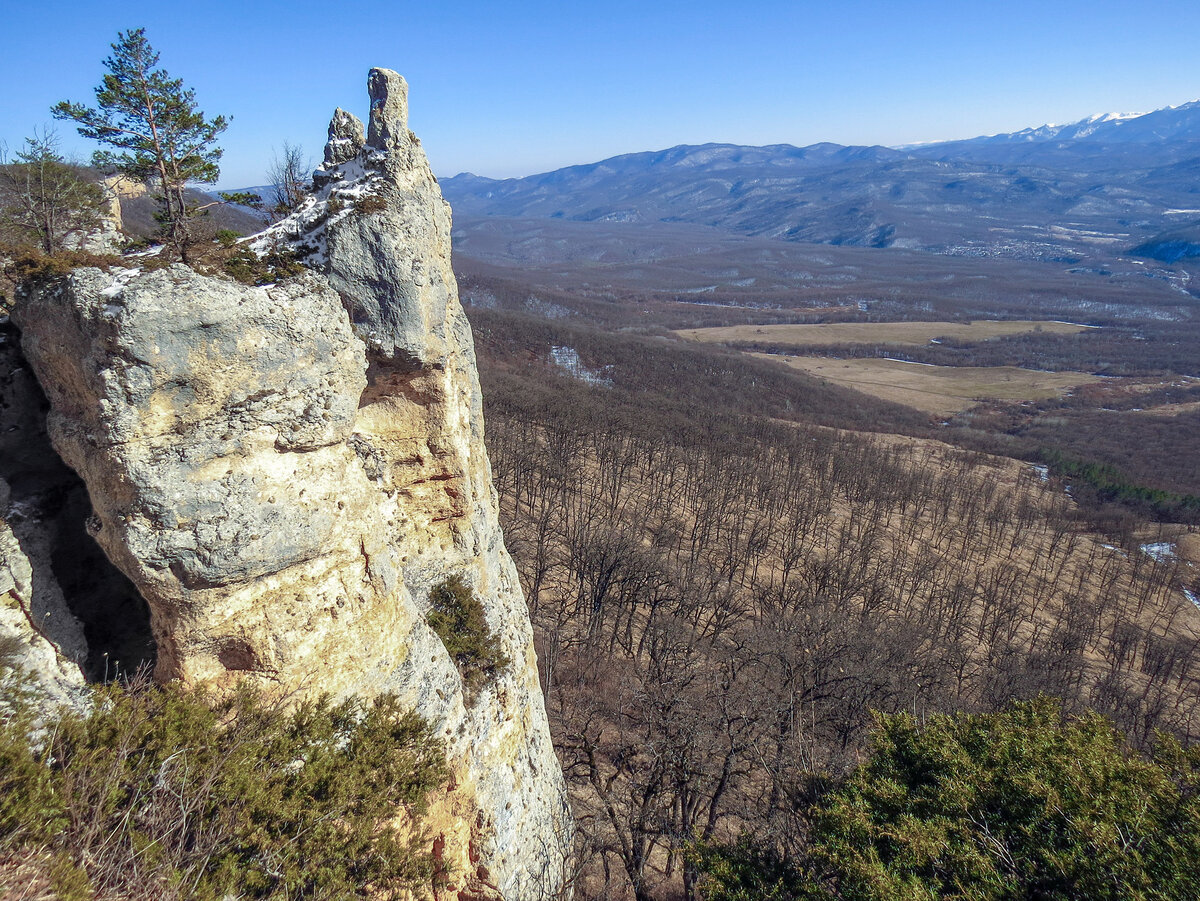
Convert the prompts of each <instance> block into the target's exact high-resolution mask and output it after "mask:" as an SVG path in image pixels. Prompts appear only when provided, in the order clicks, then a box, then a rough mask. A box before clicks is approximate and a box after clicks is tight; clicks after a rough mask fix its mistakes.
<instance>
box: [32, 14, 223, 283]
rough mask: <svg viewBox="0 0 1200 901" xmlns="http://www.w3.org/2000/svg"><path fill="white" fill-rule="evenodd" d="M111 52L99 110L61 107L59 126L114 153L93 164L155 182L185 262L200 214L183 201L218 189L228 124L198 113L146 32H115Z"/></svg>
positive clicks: (163, 215)
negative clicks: (195, 191)
mask: <svg viewBox="0 0 1200 901" xmlns="http://www.w3.org/2000/svg"><path fill="white" fill-rule="evenodd" d="M112 49H113V53H112V55H111V56H110V57H108V59H106V60H105V61H104V65H105V67H106V68H107V69H108V74H107V75H105V76H104V81H103V83H102V84H101V85H100V86H99V87H97V88H96V103H97V106H96V107H95V108H92V107H87V106H84V105H83V104H79V103H69V102H67V101H65V100H64V101H63V102H61V103H59V104H57V105H56V106H55V107H54V110H53V112H54V116H55V118H58V119H70V120H73V121H75V122H78V123H79V133H80V134H81V135H83V136H84V137H86V138H93V139H94V140H97V141H100V142H101V143H102V144H107V145H108V146H109V147H112V148H115V150H103V151H97V152H96V153H95V155H94V156H93V164H94V165H96V166H98V167H101V168H106V169H116V170H117V171H119V172H122V173H124V174H125V175H128V176H130V177H132V178H136V179H139V180H146V179H150V178H154V179H157V181H158V183H159V185H160V188H161V191H162V195H161V202H162V204H163V209H162V211H161V215H160V218H161V219H162V221H163V224H164V229H165V231H166V232H167V234H168V235H169V238H170V240H171V242H172V243H173V244H174V245H175V246H176V247H177V248H178V249H179V252H180V255H181V256H182V257H183V259H184V260H185V261H186V259H187V248H188V245H189V243H190V240H191V231H190V228H189V221H190V220H191V219H192V218H194V217H195V216H196V215H198V214H199V213H200V212H202V210H203V207H196V206H191V205H189V204H188V202H187V200H186V197H185V190H186V188H187V185H188V184H189V183H206V184H211V183H213V182H215V181H216V180H217V178H218V176H219V175H220V171H221V170H220V168H219V166H218V161H219V160H220V159H221V148H220V147H218V146H217V144H216V141H217V136H218V135H220V134H221V132H223V131H224V130H225V129H226V127H228V125H229V121H228V120H227V119H226V118H225V117H224V116H217V117H216V118H214V119H206V118H205V116H204V113H203V112H201V111H200V110H199V109H197V108H196V96H195V92H194V91H193V90H191V89H190V88H185V87H184V85H183V80H182V79H178V78H171V77H170V75H168V74H167V72H166V71H165V70H163V69H158V68H155V67H156V66H157V65H158V53H156V52H155V51H154V48H153V47H151V46H150V42H149V41H147V40H146V31H145V29H143V28H135V29H130V30H129V31H123V32H118V34H117V43H115V44H113V45H112Z"/></svg>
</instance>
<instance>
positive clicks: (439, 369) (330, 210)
mask: <svg viewBox="0 0 1200 901" xmlns="http://www.w3.org/2000/svg"><path fill="white" fill-rule="evenodd" d="M369 90H370V96H371V114H370V120H369V129H368V134H367V139H366V142H365V143H364V142H363V140H362V126H361V123H359V122H358V120H357V119H355V118H354V117H353V116H351V115H350V114H348V113H345V112H343V111H341V110H338V112H337V113H336V114H335V117H334V121H333V123H332V124H331V126H330V144H329V147H327V149H326V155H325V160H326V165H325V167H324V168H323V169H322V170H320V171H319V172H318V174H317V179H316V184H317V185H318V186H319V188H320V189H319V191H318V192H317V194H316V195H315V196H314V198H312V199H310V200H309V201H308V202H307V204H306V205H305V206H304V207H303V208H301V210H299V211H298V212H297V213H296V214H295V215H294V216H293V217H292V218H290V219H289V220H285V221H284V222H282V223H279V224H278V225H276V226H275V227H273V228H272V229H271V230H270V231H269V232H268V233H265V234H264V235H263V236H261V237H260V238H258V239H256V242H255V244H254V245H252V246H256V247H260V248H261V247H265V246H270V245H279V244H287V245H290V246H292V247H296V248H299V249H300V250H301V251H303V252H306V253H307V262H308V263H309V265H310V268H311V270H312V273H311V274H309V275H306V276H304V277H301V278H298V279H292V280H289V281H287V282H283V283H280V284H278V285H274V286H266V287H261V288H251V287H244V286H241V285H237V284H234V283H232V282H228V281H221V280H217V279H214V278H208V277H204V276H201V275H198V274H196V273H195V272H193V271H192V270H190V269H188V268H186V267H183V266H173V267H171V268H169V269H166V270H159V271H155V272H141V271H138V270H133V269H130V270H114V271H112V272H109V273H104V272H100V271H98V270H78V271H76V272H75V273H73V274H72V275H71V276H70V277H69V278H68V279H66V280H65V281H63V282H60V283H58V284H56V285H53V286H45V287H43V288H41V289H39V290H36V291H33V292H31V293H30V294H29V295H28V296H25V297H23V298H21V299H20V300H19V303H18V306H17V309H16V310H15V311H14V321H16V322H17V324H18V325H19V326H20V327H21V329H22V345H23V349H24V351H25V354H26V355H27V357H28V358H29V360H30V362H31V363H32V365H33V367H34V369H35V371H36V372H37V376H38V380H39V381H40V382H41V384H42V386H43V388H44V389H45V391H46V395H47V397H48V398H49V400H50V404H51V413H50V415H49V418H48V423H49V432H50V436H51V439H52V440H53V443H54V446H55V448H56V449H57V450H58V452H59V454H60V455H61V456H62V457H63V459H65V460H66V461H67V463H68V464H69V465H70V466H71V467H72V468H73V469H74V470H75V471H76V472H78V473H79V474H80V475H81V476H82V477H83V479H84V481H85V482H86V483H87V487H88V491H89V493H90V495H91V499H92V504H93V507H94V511H95V514H94V517H93V519H92V521H91V531H92V532H93V534H94V536H95V538H96V540H97V541H98V542H99V544H100V545H101V546H102V547H103V548H104V550H105V552H106V553H107V555H108V556H109V558H110V559H111V560H112V561H113V562H115V563H116V564H117V566H118V567H119V568H120V569H121V570H122V571H123V572H124V573H125V574H126V575H128V577H129V578H130V579H132V581H133V583H134V584H135V585H136V586H137V588H138V590H139V591H140V592H141V594H142V596H143V597H144V598H145V599H146V601H147V602H148V603H149V607H150V613H151V619H152V624H153V631H154V637H155V640H156V643H157V669H156V675H157V676H158V678H160V679H179V680H183V681H185V682H189V683H205V684H211V685H216V686H222V687H223V686H230V685H232V684H234V683H236V682H238V681H241V680H245V679H250V680H254V681H257V682H259V683H261V684H263V685H264V686H266V687H269V688H270V689H272V690H284V691H292V692H299V693H301V694H304V693H323V692H328V693H331V694H333V695H335V696H345V695H350V694H355V695H363V696H373V695H375V694H379V693H382V692H394V693H397V694H399V695H400V696H401V697H402V698H404V699H406V700H407V701H408V702H409V703H410V704H411V705H412V706H413V707H414V708H415V709H416V710H417V711H418V712H420V713H421V714H422V715H423V716H425V717H426V718H427V719H429V720H430V721H431V722H433V723H434V724H436V726H437V727H438V729H439V730H440V732H441V734H442V736H443V737H444V738H445V740H446V742H447V746H448V749H449V754H450V757H451V761H452V764H453V767H454V770H455V776H456V784H455V786H454V787H453V789H452V791H450V793H449V794H448V796H447V797H446V799H444V801H443V803H441V804H439V805H438V807H437V810H440V811H441V813H440V814H437V815H436V816H435V817H434V830H435V832H437V833H438V835H437V836H436V838H437V841H436V842H435V849H436V850H437V852H438V853H439V855H440V856H441V857H442V858H443V860H444V863H445V865H446V868H447V869H448V871H449V873H450V876H451V885H450V886H449V888H446V889H443V890H441V893H442V894H443V896H444V897H461V898H463V899H466V898H468V897H469V898H489V897H503V898H508V899H513V901H525V899H537V898H540V897H552V896H553V895H554V894H555V893H556V892H557V890H558V888H559V886H560V884H561V873H562V866H563V863H564V862H565V860H566V855H567V853H568V847H567V845H568V843H569V836H570V822H569V813H568V811H567V807H566V803H565V793H564V789H563V781H562V774H561V771H560V769H559V766H558V763H557V760H556V758H555V756H554V752H553V749H552V747H551V744H550V738H549V730H548V728H547V724H546V718H545V712H544V705H543V701H542V697H541V692H540V688H539V685H538V679H537V670H536V661H535V659H534V654H533V645H532V636H531V630H530V628H529V623H528V618H527V615H526V612H525V605H524V601H523V599H522V597H521V592H520V587H519V584H518V582H517V577H516V573H515V570H514V567H513V565H512V561H511V559H510V558H509V556H508V553H507V551H506V550H505V548H504V544H503V537H502V535H501V531H500V526H499V521H498V511H497V502H496V497H495V491H494V488H493V487H492V482H491V472H490V468H489V463H488V460H487V455H486V452H485V450H484V445H483V420H482V414H481V403H480V395H479V384H478V377H477V374H476V369H475V358H474V350H473V345H472V340H471V333H470V327H469V325H468V324H467V321H466V318H465V316H464V315H463V312H462V308H461V306H460V305H459V302H458V296H457V288H456V286H455V282H454V277H453V273H452V270H451V268H450V215H449V209H448V207H447V205H446V203H445V201H444V200H442V197H441V194H440V191H439V190H438V187H437V183H436V180H435V179H434V178H433V175H432V173H431V172H430V170H429V166H428V163H427V162H426V160H425V156H424V154H423V152H422V151H421V149H420V145H419V143H418V142H417V141H416V139H415V137H413V136H412V135H411V133H410V132H409V131H408V125H407V121H406V116H407V86H406V85H405V83H404V80H403V79H402V78H400V76H399V75H397V74H396V73H394V72H390V71H388V70H385V69H373V70H372V71H371V74H370V78H369ZM452 577H458V578H460V579H461V580H462V581H463V582H465V583H466V584H468V585H469V586H470V587H471V589H472V590H473V592H474V593H475V595H476V596H477V597H478V598H479V599H480V600H481V601H482V602H483V605H484V609H485V611H486V617H487V620H488V624H489V626H490V628H491V629H492V631H493V632H494V633H495V634H496V636H497V637H498V639H499V642H500V645H501V648H502V650H503V652H504V654H505V655H506V656H507V657H508V658H509V660H510V661H512V662H511V664H510V665H509V666H508V667H507V668H506V669H505V670H504V671H503V672H502V673H500V674H499V675H498V676H497V677H496V678H494V679H492V680H491V681H490V682H489V683H488V684H487V685H485V686H484V687H483V689H482V690H481V691H480V692H479V694H478V696H473V697H468V696H467V695H466V694H465V693H464V690H463V684H462V679H461V678H460V676H459V673H458V671H457V670H456V668H455V665H454V663H453V661H452V660H451V658H450V656H449V655H448V654H447V652H446V649H445V647H444V646H443V644H442V642H441V639H439V638H438V636H437V635H436V634H435V633H434V632H433V631H432V630H431V629H430V627H429V626H428V625H427V623H426V620H425V616H426V613H427V612H428V609H429V605H430V601H429V594H430V590H431V588H432V587H434V586H436V585H438V584H440V583H442V582H444V581H446V580H447V579H449V578H452Z"/></svg>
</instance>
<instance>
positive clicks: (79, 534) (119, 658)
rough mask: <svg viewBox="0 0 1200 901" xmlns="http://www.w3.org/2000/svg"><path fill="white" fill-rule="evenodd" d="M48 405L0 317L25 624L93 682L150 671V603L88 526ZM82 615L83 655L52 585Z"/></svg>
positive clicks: (0, 453) (81, 493)
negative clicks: (58, 611)
mask: <svg viewBox="0 0 1200 901" xmlns="http://www.w3.org/2000/svg"><path fill="white" fill-rule="evenodd" d="M48 409H49V403H48V402H47V400H46V397H45V395H44V394H43V392H42V390H41V388H40V387H39V385H38V383H37V379H36V378H35V377H34V374H33V372H32V371H31V369H30V368H29V365H28V363H27V362H26V361H25V359H24V357H23V356H22V354H21V351H20V345H19V333H18V332H17V330H16V329H15V328H14V327H13V326H12V325H11V324H10V323H8V322H7V321H3V320H0V479H3V480H4V482H6V483H7V485H8V488H9V499H8V504H7V509H4V510H0V515H3V516H4V517H5V519H6V520H7V521H8V523H9V525H10V527H11V528H12V530H13V533H14V535H15V536H16V537H17V540H18V541H19V542H20V544H21V547H22V550H23V551H24V553H25V556H26V557H27V558H28V559H29V561H30V564H31V566H32V567H33V597H32V607H33V609H31V610H28V611H26V612H27V615H28V616H29V618H30V622H31V624H32V625H33V626H34V628H35V629H37V630H38V631H39V632H41V633H42V634H44V635H45V636H46V637H47V638H48V639H49V640H50V641H51V642H52V643H54V644H55V645H56V646H58V647H59V649H60V652H62V653H64V654H66V655H67V656H69V657H75V658H76V662H77V663H79V665H80V668H81V669H82V671H83V674H84V676H85V677H86V678H87V679H88V680H90V681H95V682H98V681H105V680H112V679H115V678H118V677H121V676H124V675H128V674H133V673H134V672H136V671H138V670H139V669H142V668H147V667H149V668H152V667H153V666H154V661H155V645H154V638H153V634H152V633H151V629H150V609H149V607H148V606H147V604H146V602H145V600H144V599H143V598H142V597H141V595H140V594H139V593H138V590H137V588H136V587H134V584H133V583H132V582H131V581H130V580H129V579H128V578H127V577H126V576H125V574H124V573H122V572H121V571H120V570H119V569H117V567H116V566H114V565H113V564H112V563H111V562H110V561H109V559H108V558H107V557H106V556H105V554H104V552H103V551H102V550H101V549H100V546H99V545H98V544H96V542H95V540H94V539H93V538H92V537H91V536H90V535H89V534H88V533H87V520H88V518H89V517H90V516H91V515H92V505H91V501H90V500H89V499H88V493H87V486H85V485H84V483H83V480H82V479H80V478H79V476H78V475H76V474H75V473H74V472H73V471H72V470H71V469H70V468H68V467H67V465H66V464H65V463H63V462H62V460H61V459H60V458H59V456H58V454H57V453H56V452H55V450H54V448H53V446H52V445H51V443H50V438H49V436H48V435H47V433H46V412H47V410H48ZM56 584H57V587H58V588H59V589H61V591H62V596H63V600H64V601H65V602H66V606H67V608H68V609H69V610H70V612H71V613H72V614H73V615H74V616H75V618H76V619H77V620H78V621H79V624H80V625H81V626H82V628H83V633H84V637H85V638H86V640H87V650H86V655H84V654H83V653H82V651H80V650H79V649H77V648H68V647H65V646H64V642H63V640H62V639H63V638H64V637H65V636H66V635H67V634H69V633H70V631H71V630H70V629H67V628H65V624H64V626H59V625H58V624H56V623H54V622H53V610H54V609H55V607H56V606H57V601H56V600H54V598H53V595H54V594H55V585H56Z"/></svg>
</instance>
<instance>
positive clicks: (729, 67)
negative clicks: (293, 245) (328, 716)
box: [0, 0, 1200, 187]
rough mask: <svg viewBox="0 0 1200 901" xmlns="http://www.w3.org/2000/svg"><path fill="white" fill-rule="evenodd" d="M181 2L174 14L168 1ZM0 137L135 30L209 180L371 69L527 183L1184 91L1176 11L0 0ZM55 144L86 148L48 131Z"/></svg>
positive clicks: (1141, 105)
mask: <svg viewBox="0 0 1200 901" xmlns="http://www.w3.org/2000/svg"><path fill="white" fill-rule="evenodd" d="M181 9H186V10H187V11H186V12H181V11H180V10H181ZM0 21H2V22H3V24H4V29H5V32H6V36H7V39H6V41H5V50H4V53H3V54H0V140H3V141H4V142H6V143H7V145H8V147H9V149H10V150H11V149H13V148H15V147H19V146H20V144H21V140H22V138H23V137H24V136H25V135H28V134H29V133H30V132H31V131H32V129H33V128H35V127H41V126H43V125H50V124H55V123H53V120H52V119H51V117H50V114H49V108H50V107H51V106H52V105H53V104H54V103H55V102H57V101H59V100H73V101H82V102H86V103H91V102H93V100H94V96H93V93H92V92H93V89H94V87H95V86H96V85H97V84H98V83H99V81H100V78H101V76H102V75H103V73H104V69H103V65H102V61H103V59H104V57H105V56H107V55H108V53H109V44H110V43H112V42H113V41H114V40H115V39H116V34H117V31H118V30H121V29H126V28H135V27H144V28H145V29H146V33H147V37H148V38H149V39H150V42H151V44H152V45H153V46H154V47H155V49H157V50H158V51H159V53H160V54H161V61H160V64H161V65H162V66H163V67H164V68H166V69H167V71H168V72H170V73H171V75H173V76H175V77H180V78H183V79H184V81H185V82H186V83H187V84H188V85H190V86H191V87H193V88H194V89H195V91H196V97H197V100H198V102H199V105H200V106H201V108H202V109H204V111H205V112H206V113H208V114H209V115H210V116H211V115H215V114H218V113H223V114H226V115H231V116H232V117H233V122H232V124H231V125H230V127H229V130H228V131H227V132H226V133H225V135H224V137H223V139H222V142H221V143H222V145H223V146H224V148H225V158H224V161H223V164H222V168H223V174H222V178H221V184H222V185H223V186H225V187H234V186H242V185H248V184H255V183H261V182H262V181H263V180H264V178H263V173H264V170H265V168H266V163H267V162H268V161H269V159H270V156H271V153H272V148H278V147H279V146H280V145H281V144H282V143H283V141H285V140H287V141H291V142H293V143H299V144H300V145H301V146H302V147H304V148H305V150H306V151H308V152H309V153H310V154H311V155H312V156H313V158H314V159H316V158H318V157H319V156H320V150H321V146H322V144H323V143H324V137H325V127H326V125H327V124H328V121H329V116H330V114H331V113H332V111H333V109H334V107H335V106H339V105H340V106H343V107H345V108H346V109H349V110H350V111H352V112H354V113H356V114H357V115H359V116H360V117H365V114H366V106H367V98H366V88H365V82H366V73H367V70H368V69H369V68H370V67H371V66H385V67H387V68H391V69H396V70H397V71H399V72H401V73H402V74H403V75H404V76H405V77H406V78H407V79H408V82H409V86H410V106H411V120H410V123H409V124H410V126H411V127H412V129H413V130H414V131H415V132H416V133H417V134H418V135H419V136H420V137H421V139H422V141H423V143H424V146H425V149H426V152H427V153H428V154H429V157H430V160H431V162H432V164H433V168H434V171H435V172H436V173H437V174H438V175H442V176H448V175H453V174H455V173H458V172H461V171H471V172H475V173H477V174H480V175H488V176H492V177H497V178H498V177H508V176H514V175H527V174H530V173H534V172H541V171H545V170H548V169H553V168H557V167H559V166H565V165H571V164H574V163H586V162H593V161H595V160H599V159H602V158H604V157H607V156H613V155H615V154H618V153H627V152H633V151H639V150H657V149H661V148H664V147H669V146H673V145H675V144H700V143H705V142H708V141H727V142H731V143H738V144H769V143H789V144H796V145H805V144H811V143H814V142H817V141H835V142H838V143H842V144H888V145H895V144H904V143H913V142H918V141H934V140H944V139H950V138H963V137H972V136H975V135H979V134H993V133H996V132H1002V131H1015V130H1017V129H1020V128H1024V127H1027V126H1036V125H1041V124H1043V123H1046V122H1067V121H1073V120H1076V119H1080V118H1083V117H1084V116H1087V115H1091V114H1092V113H1100V112H1129V111H1149V110H1151V109H1156V108H1158V107H1162V106H1175V105H1178V104H1180V103H1184V102H1187V101H1189V100H1195V99H1198V98H1200V53H1197V52H1196V44H1195V36H1196V35H1197V34H1198V33H1200V3H1198V2H1196V0H1140V2H1135V0H1122V2H1110V0H1087V2H1075V0H1040V2H1032V0H1005V2H996V0H974V2H972V0H841V2H836V3H834V2H811V0H791V2H783V0H781V2H775V0H762V2H755V0H744V2H742V3H740V4H735V3H732V2H730V0H722V2H712V0H691V2H686V3H685V2H676V0H636V2H626V0H610V2H606V3H593V2H588V0H580V2H571V0H560V2H521V0H508V2H455V0H424V2H421V3H415V2H409V0H371V2H360V0H345V2H338V0H326V2H322V3H312V2H308V0H294V2H291V3H279V2H255V0H236V2H235V0H206V2H203V3H195V4H187V5H186V7H185V6H184V5H183V4H175V3H147V2H145V0H142V2H138V3H136V4H135V3H128V2H121V0H107V2H61V0H42V2H36V0H0ZM55 127H56V128H57V129H58V131H59V133H60V136H61V137H62V139H63V144H64V146H65V147H66V149H68V150H71V151H74V152H77V153H79V154H82V155H84V156H86V155H88V154H90V151H91V149H92V145H91V144H90V142H86V141H83V140H82V139H79V138H78V137H77V136H75V134H74V131H73V129H72V128H71V127H70V125H69V124H68V123H65V122H63V123H56V124H55Z"/></svg>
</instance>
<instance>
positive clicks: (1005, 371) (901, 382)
mask: <svg viewBox="0 0 1200 901" xmlns="http://www.w3.org/2000/svg"><path fill="white" fill-rule="evenodd" d="M897 324H907V323H897ZM755 356H758V357H762V358H765V359H774V360H780V361H783V362H785V363H786V364H787V365H788V366H791V367H792V368H794V369H799V370H801V371H803V372H807V373H809V374H811V375H815V376H818V377H820V378H823V379H828V380H829V381H831V382H833V383H834V384H837V385H843V386H845V387H848V388H854V389H857V390H859V391H862V392H864V393H866V394H870V395H872V396H873V397H878V398H880V399H881V400H887V401H892V402H893V403H898V404H905V405H906V406H910V407H914V408H916V409H918V410H922V411H924V412H926V413H932V414H934V415H936V416H952V415H953V414H955V413H961V412H962V411H964V410H968V409H970V408H971V407H973V406H975V405H976V404H978V403H980V402H983V401H987V400H1006V401H1021V400H1045V399H1046V398H1051V397H1057V396H1061V395H1062V394H1063V393H1065V392H1066V391H1069V390H1070V389H1072V388H1074V387H1076V386H1078V385H1085V384H1089V383H1094V382H1099V381H1102V380H1103V379H1102V377H1100V376H1095V375H1089V374H1088V373H1086V372H1041V371H1038V370H1033V369H1018V368H1016V367H1014V366H991V367H971V366H930V365H928V364H926V363H906V362H904V361H901V360H881V359H874V358H868V359H861V360H837V359H831V358H829V357H785V356H778V355H771V354H755Z"/></svg>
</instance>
